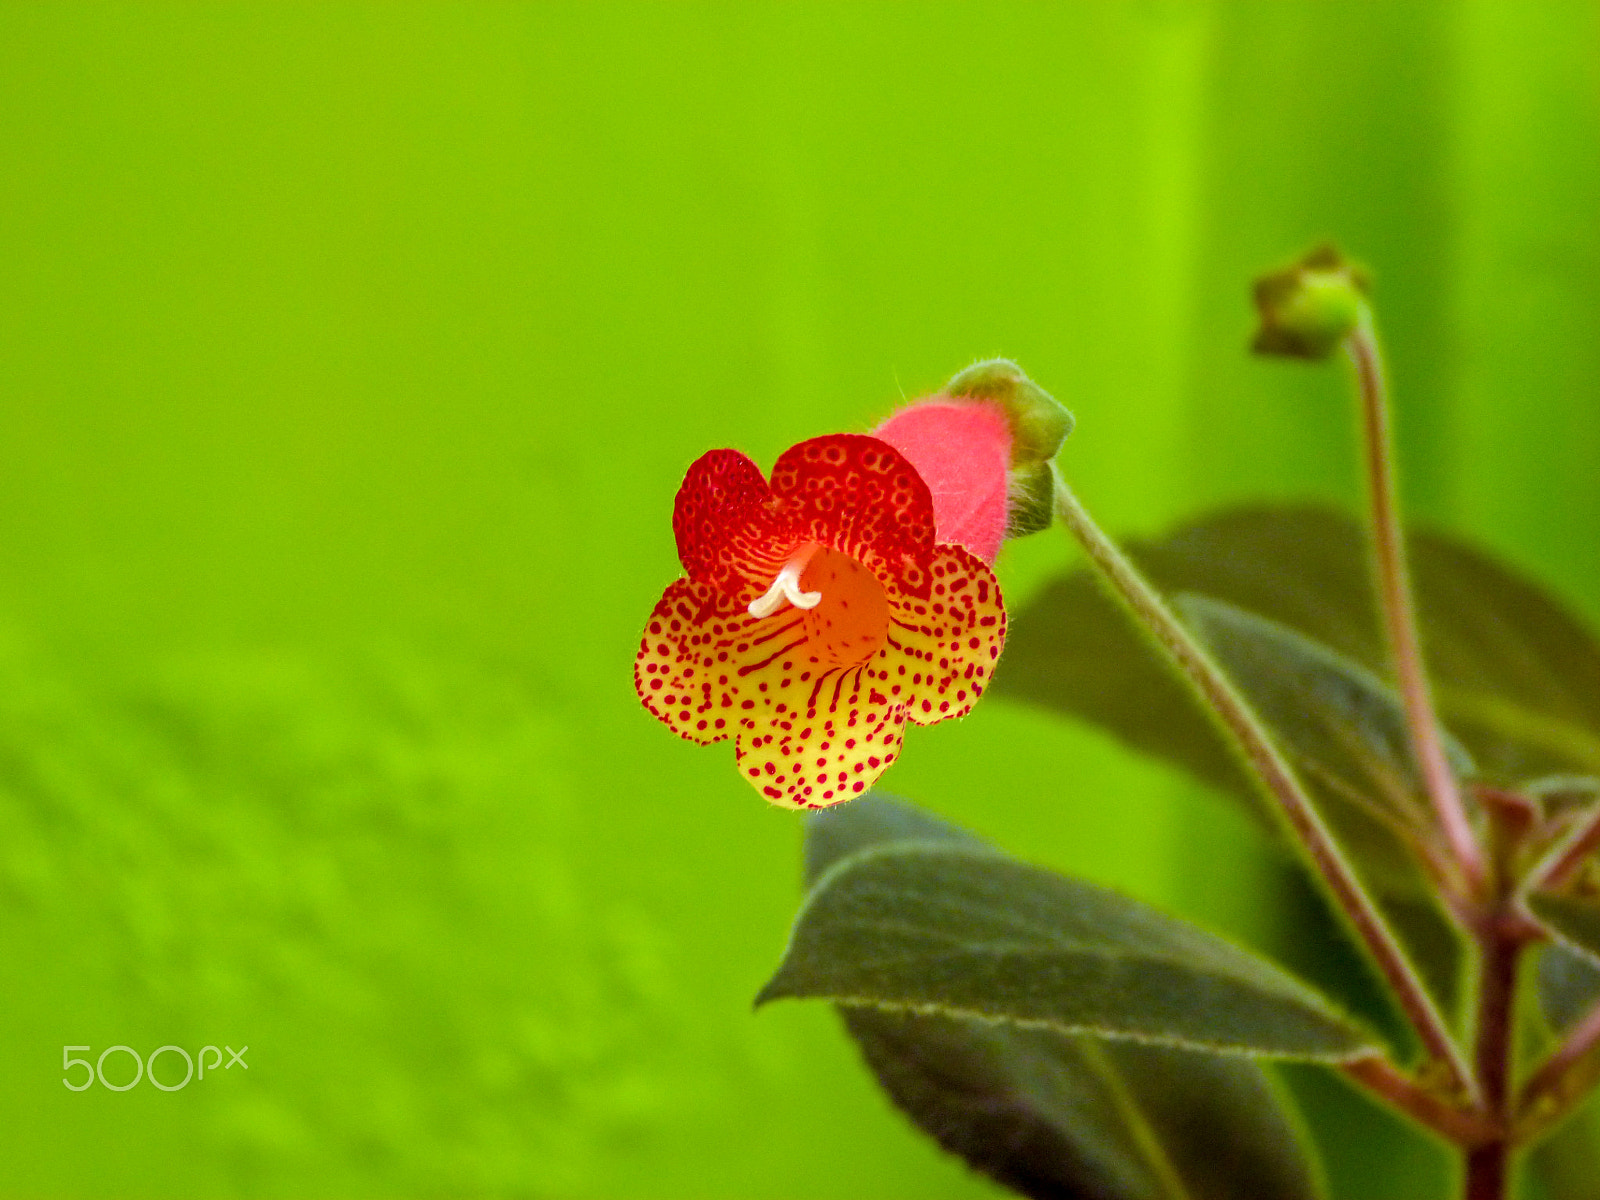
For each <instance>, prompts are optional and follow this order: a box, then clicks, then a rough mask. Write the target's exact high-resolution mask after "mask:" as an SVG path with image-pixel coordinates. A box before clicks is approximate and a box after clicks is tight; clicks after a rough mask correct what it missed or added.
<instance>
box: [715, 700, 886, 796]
mask: <svg viewBox="0 0 1600 1200" xmlns="http://www.w3.org/2000/svg"><path fill="white" fill-rule="evenodd" d="M867 674H868V673H867V672H866V671H865V670H855V671H842V672H841V671H833V672H830V673H828V674H827V675H826V676H825V677H823V678H822V679H821V680H820V681H818V684H817V686H815V687H814V688H813V689H812V691H811V694H812V696H813V697H814V703H812V704H811V705H810V706H808V707H807V708H805V709H801V710H790V711H788V712H786V713H778V712H776V711H775V710H774V711H761V712H758V713H757V714H756V715H755V716H753V717H752V718H750V719H749V720H748V721H747V722H746V723H745V724H744V725H743V727H741V728H740V730H739V740H738V749H739V754H738V758H739V773H740V774H742V775H743V776H744V777H745V779H747V780H748V781H749V782H750V784H751V785H752V786H753V787H754V788H755V789H756V791H758V792H760V793H761V794H762V795H763V796H765V797H766V798H767V799H768V800H770V801H772V803H774V804H777V805H781V806H784V807H786V808H826V807H827V806H828V805H830V804H838V803H840V802H842V801H845V800H852V799H854V798H855V797H857V796H859V795H861V793H863V792H865V791H866V790H867V789H868V788H870V787H871V786H872V785H873V783H874V782H875V781H876V780H877V778H878V776H880V775H882V774H883V773H884V771H886V770H887V769H888V767H889V764H890V763H892V762H893V761H894V760H895V759H896V758H897V757H898V756H899V754H900V741H901V737H902V736H903V734H904V732H905V723H906V710H905V706H904V705H901V704H896V703H892V702H890V701H888V700H887V699H886V698H885V697H884V696H883V695H882V694H881V693H879V692H878V691H877V690H876V689H875V688H874V687H873V686H872V680H871V679H869V678H868V677H867Z"/></svg>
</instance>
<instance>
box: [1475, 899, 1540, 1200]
mask: <svg viewBox="0 0 1600 1200" xmlns="http://www.w3.org/2000/svg"><path fill="white" fill-rule="evenodd" d="M1501 911H1502V912H1507V915H1508V916H1509V912H1508V911H1507V910H1506V909H1505V908H1504V906H1502V908H1501ZM1524 945H1525V943H1524V941H1523V940H1522V938H1521V937H1520V936H1519V934H1518V932H1517V931H1516V929H1515V928H1514V925H1513V923H1512V922H1509V921H1501V920H1498V919H1490V920H1487V921H1485V922H1484V923H1483V926H1482V929H1481V931H1480V935H1479V964H1478V1001H1477V1022H1476V1032H1475V1034H1474V1045H1473V1060H1474V1066H1475V1067H1476V1068H1477V1075H1478V1084H1479V1086H1480V1087H1481V1088H1482V1089H1483V1102H1484V1106H1485V1107H1486V1108H1487V1109H1488V1111H1489V1113H1490V1114H1491V1115H1492V1117H1493V1118H1494V1123H1495V1126H1496V1129H1497V1136H1495V1137H1493V1138H1491V1139H1490V1140H1488V1141H1486V1142H1484V1143H1482V1144H1481V1145H1478V1146H1475V1147H1473V1148H1471V1149H1470V1150H1468V1151H1467V1160H1466V1180H1465V1184H1466V1188H1465V1191H1464V1193H1463V1195H1464V1196H1465V1200H1504V1198H1505V1196H1506V1195H1507V1191H1506V1189H1507V1185H1508V1183H1509V1181H1510V1172H1511V1147H1512V1137H1513V1128H1514V1122H1513V1112H1512V1101H1513V1091H1512V1087H1511V1071H1512V1048H1513V1045H1514V1043H1515V1037H1516V1019H1515V1005H1516V996H1517V964H1518V962H1519V961H1520V960H1521V957H1522V950H1523V947H1524Z"/></svg>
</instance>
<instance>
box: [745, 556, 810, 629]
mask: <svg viewBox="0 0 1600 1200" xmlns="http://www.w3.org/2000/svg"><path fill="white" fill-rule="evenodd" d="M816 552H817V548H816V547H815V546H807V547H806V548H805V549H804V550H802V551H801V552H800V553H798V554H796V555H795V556H794V557H793V558H791V559H790V560H789V561H788V562H786V563H785V564H784V565H783V570H781V571H779V572H778V577H777V578H776V579H774V580H773V581H772V586H771V587H769V588H768V589H767V591H766V595H764V596H761V597H760V598H758V599H755V600H752V601H750V615H751V616H752V617H755V618H756V620H758V621H759V620H760V619H761V618H762V617H770V616H771V615H772V614H773V613H775V612H777V611H778V609H780V608H782V607H783V602H784V601H785V600H787V601H788V602H789V603H790V604H792V605H794V606H795V607H796V608H815V607H816V606H817V605H819V604H821V603H822V593H821V592H802V591H801V590H800V572H801V571H804V570H805V569H806V564H807V563H808V562H810V561H811V556H812V555H813V554H815V553H816Z"/></svg>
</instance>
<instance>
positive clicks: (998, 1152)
mask: <svg viewBox="0 0 1600 1200" xmlns="http://www.w3.org/2000/svg"><path fill="white" fill-rule="evenodd" d="M904 842H917V843H923V844H926V843H929V842H933V843H941V842H942V843H945V844H947V845H965V846H968V847H982V846H984V845H985V843H983V842H982V841H980V840H979V839H978V838H976V837H974V836H973V835H971V834H969V833H967V832H966V831H964V830H961V829H958V828H956V827H954V826H952V825H948V824H946V823H945V822H943V821H940V820H939V819H937V818H935V817H933V816H931V815H930V814H928V813H926V812H924V811H922V810H921V809H918V808H915V807H914V806H912V805H909V804H904V803H901V802H898V801H895V800H892V799H890V798H888V797H885V796H882V795H868V796H864V797H862V798H861V799H859V800H855V801H852V802H851V803H850V804H847V805H840V806H838V807H836V808H832V809H827V810H825V811H823V812H820V813H816V814H814V815H813V816H811V817H809V818H808V819H807V826H806V875H807V879H808V881H815V880H816V879H817V878H818V877H820V876H821V875H822V874H823V873H824V872H826V871H827V870H828V868H829V867H831V866H832V865H833V864H834V863H836V862H838V861H840V860H841V859H844V858H846V857H848V856H849V855H851V854H854V853H857V852H859V851H861V850H865V849H867V848H869V847H872V846H881V845H885V844H888V843H904ZM837 1007H838V1009H839V1013H840V1016H841V1017H842V1018H843V1020H844V1023H845V1026H846V1028H847V1029H848V1030H849V1032H850V1034H851V1036H852V1037H853V1038H854V1039H855V1041H856V1042H857V1044H858V1045H859V1046H860V1047H861V1051H862V1054H863V1056H864V1057H865V1058H866V1061H867V1064H868V1066H869V1067H871V1069H872V1071H873V1073H874V1074H875V1075H876V1076H877V1079H878V1082H879V1083H880V1084H881V1085H882V1086H883V1088H884V1090H885V1091H886V1092H887V1093H888V1094H889V1096H890V1097H891V1098H892V1099H893V1100H894V1102H895V1103H896V1104H897V1105H899V1107H900V1108H901V1109H902V1110H903V1111H904V1112H905V1113H906V1115H907V1116H908V1117H910V1119H911V1120H912V1121H914V1122H915V1123H916V1124H917V1125H918V1126H919V1127H921V1128H922V1129H923V1130H924V1131H925V1132H927V1133H928V1134H929V1135H930V1136H932V1137H933V1138H935V1139H936V1140H937V1141H938V1142H939V1144H940V1145H942V1146H943V1147H944V1148H945V1149H946V1150H949V1151H951V1152H952V1153H955V1154H959V1155H960V1156H962V1157H963V1158H964V1159H966V1160H967V1162H968V1163H969V1164H970V1165H971V1166H972V1167H974V1168H975V1169H977V1170H979V1171H982V1172H984V1173H985V1174H987V1175H989V1176H990V1177H992V1178H994V1179H995V1180H997V1181H998V1182H1000V1183H1001V1184H1003V1185H1005V1186H1007V1187H1009V1188H1011V1189H1012V1190H1013V1191H1016V1192H1019V1193H1021V1194H1023V1195H1025V1196H1033V1197H1041V1198H1042V1197H1095V1198H1099V1200H1145V1198H1147V1197H1148V1198H1149V1200H1164V1198H1166V1197H1174V1196H1177V1197H1189V1198H1190V1200H1234V1198H1237V1200H1246V1198H1254V1197H1261V1196H1271V1197H1282V1198H1283V1200H1302V1198H1304V1200H1311V1198H1313V1197H1316V1196H1319V1195H1320V1194H1321V1191H1320V1189H1319V1187H1318V1186H1317V1172H1316V1170H1315V1168H1314V1166H1313V1164H1312V1159H1311V1156H1310V1153H1309V1151H1308V1150H1307V1148H1306V1146H1305V1145H1304V1143H1303V1141H1302V1139H1301V1137H1300V1135H1299V1129H1298V1126H1297V1123H1296V1121H1295V1120H1294V1119H1293V1118H1291V1116H1290V1115H1289V1114H1288V1112H1287V1111H1286V1110H1285V1108H1284V1105H1283V1102H1282V1100H1281V1098H1280V1096H1279V1094H1278V1091H1277V1090H1276V1089H1275V1088H1274V1087H1273V1086H1272V1085H1271V1083H1270V1082H1269V1081H1268V1079H1267V1077H1266V1074H1265V1073H1264V1072H1263V1070H1262V1068H1261V1067H1260V1065H1259V1064H1257V1063H1255V1062H1253V1061H1251V1060H1249V1059H1246V1058H1241V1057H1238V1056H1232V1055H1228V1056H1223V1055H1213V1054H1207V1053H1202V1052H1197V1051H1192V1050H1184V1049H1179V1048H1176V1047H1166V1046H1154V1045H1146V1044H1142V1043H1137V1042H1131V1041H1125V1040H1106V1039H1095V1038H1090V1037H1087V1036H1085V1035H1076V1036H1069V1035H1066V1034H1061V1033H1057V1032H1055V1031H1054V1030H1051V1029H1039V1028H1023V1027H1020V1026H1016V1025H1010V1024H1004V1023H1001V1022H996V1021H983V1020H976V1019H972V1018H962V1017H948V1016H939V1015H933V1014H919V1013H912V1012H894V1011H890V1010H888V1009H883V1008H877V1007H872V1006H862V1005H846V1004H841V1005H838V1006H837Z"/></svg>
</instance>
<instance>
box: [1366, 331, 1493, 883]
mask: <svg viewBox="0 0 1600 1200" xmlns="http://www.w3.org/2000/svg"><path fill="white" fill-rule="evenodd" d="M1345 346H1346V349H1347V351H1348V352H1349V355H1350V361H1351V363H1352V365H1353V366H1354V367H1355V374H1356V381H1357V383H1358V385H1359V389H1360V392H1361V417H1362V419H1361V425H1362V429H1363V432H1364V435H1365V437H1364V442H1365V450H1366V474H1367V490H1368V494H1369V498H1370V501H1371V507H1372V551H1373V565H1374V568H1375V574H1376V577H1377V586H1378V600H1379V607H1380V608H1381V610H1382V613H1383V623H1384V631H1385V633H1386V634H1387V636H1388V641H1389V651H1390V655H1391V657H1392V658H1393V660H1394V670H1395V677H1396V680H1397V682H1398V683H1399V685H1400V698H1401V701H1402V703H1404V705H1405V710H1406V724H1407V725H1408V726H1409V727H1410V731H1411V748H1412V752H1413V753H1414V754H1415V755H1416V758H1417V765H1418V767H1419V769H1420V770H1421V772H1422V779H1423V784H1424V786H1425V787H1426V788H1427V791H1428V796H1429V798H1430V799H1431V800H1432V802H1433V809H1434V813H1435V815H1436V816H1437V818H1438V821H1439V827H1440V828H1441V829H1442V830H1443V831H1444V836H1445V840H1446V841H1447V842H1448V844H1449V846H1450V850H1451V853H1452V856H1453V857H1454V859H1455V861H1456V863H1457V865H1458V866H1459V867H1460V869H1461V873H1462V876H1463V877H1464V880H1465V882H1466V884H1467V887H1468V889H1469V890H1470V891H1471V892H1474V893H1476V892H1478V891H1480V890H1481V889H1482V887H1483V883H1484V864H1483V852H1482V850H1481V848H1480V847H1479V845H1478V840H1477V838H1476V837H1475V836H1474V835H1473V831H1472V824H1471V822H1470V821H1468V819H1467V811H1466V807H1465V805H1463V803H1462V801H1461V792H1460V789H1459V788H1458V787H1457V786H1456V779H1455V775H1454V774H1453V773H1452V771H1451V770H1450V761H1449V759H1448V758H1447V757H1446V756H1445V752H1444V741H1443V739H1442V738H1441V737H1440V734H1439V721H1438V718H1437V717H1436V716H1435V714H1434V708H1433V695H1432V693H1431V691H1430V689H1429V687H1428V677H1427V674H1426V672H1425V670H1424V667H1423V662H1422V647H1421V639H1420V637H1419V635H1418V632H1417V615H1416V610H1415V608H1414V606H1413V604H1412V599H1411V578H1410V570H1409V567H1408V566H1407V563H1406V545H1405V535H1404V533H1403V532H1402V530H1401V526H1400V502H1399V489H1398V488H1397V486H1396V484H1395V469H1394V446H1393V439H1392V437H1391V436H1390V432H1389V401H1388V388H1387V385H1386V383H1385V381H1384V372H1383V357H1382V354H1381V352H1380V351H1379V349H1378V337H1377V333H1376V331H1375V330H1374V328H1373V323H1372V314H1371V311H1370V310H1368V309H1367V308H1366V307H1365V306H1363V309H1362V316H1361V320H1360V322H1359V323H1358V324H1357V326H1356V328H1355V330H1354V331H1352V333H1351V334H1350V336H1349V338H1348V339H1347V340H1346V342H1345Z"/></svg>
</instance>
